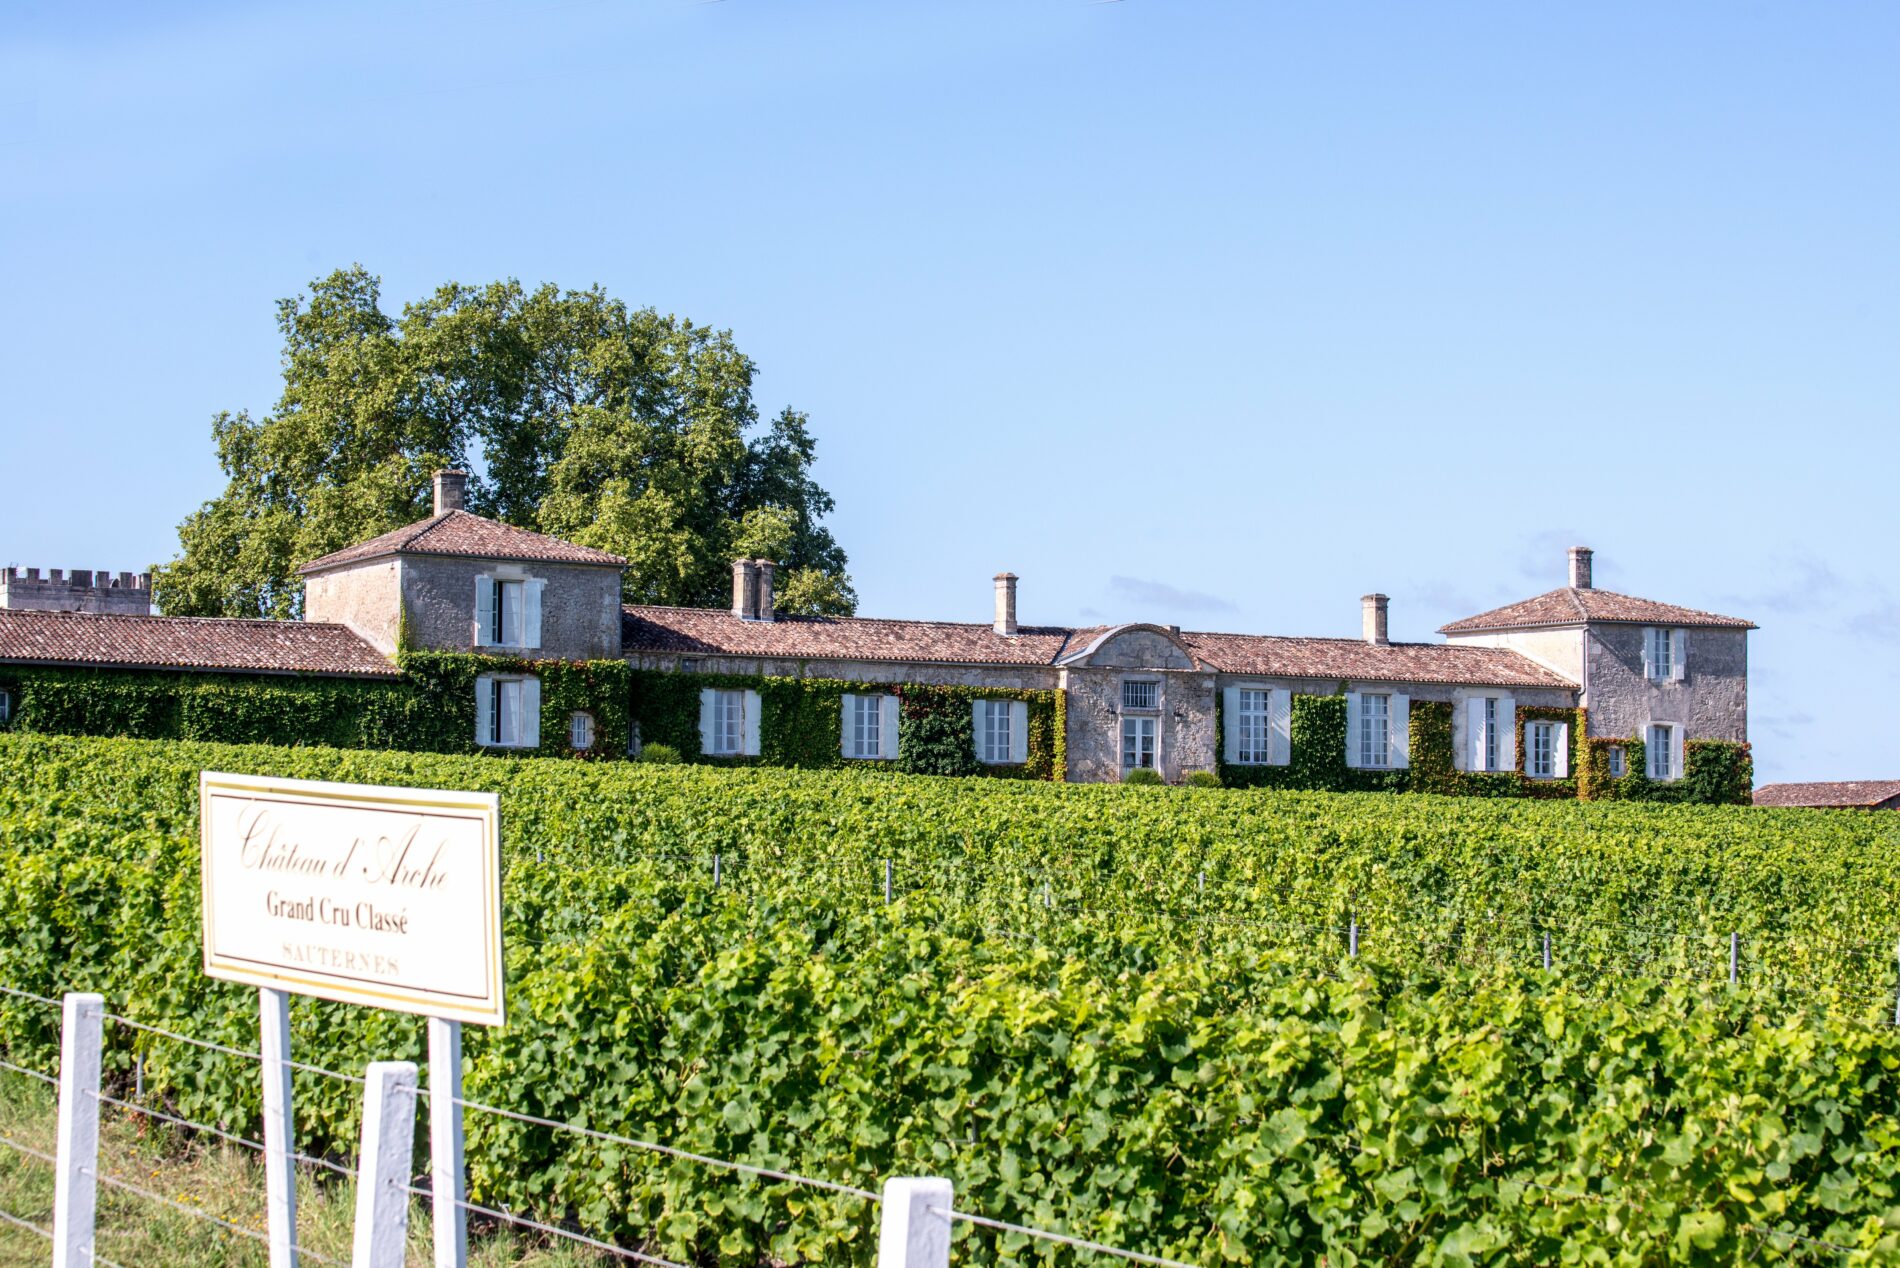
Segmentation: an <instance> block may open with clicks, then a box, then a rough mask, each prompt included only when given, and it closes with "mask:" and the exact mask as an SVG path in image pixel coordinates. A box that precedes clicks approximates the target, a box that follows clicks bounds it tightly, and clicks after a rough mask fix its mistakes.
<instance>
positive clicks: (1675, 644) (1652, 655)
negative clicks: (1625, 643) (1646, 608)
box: [1643, 626, 1689, 682]
mask: <svg viewBox="0 0 1900 1268" xmlns="http://www.w3.org/2000/svg"><path fill="white" fill-rule="evenodd" d="M1688 651H1689V632H1688V631H1687V630H1665V629H1659V628H1657V627H1654V626H1651V627H1649V628H1646V629H1645V630H1644V631H1643V676H1644V677H1645V678H1647V679H1649V680H1650V681H1651V682H1680V681H1682V680H1683V679H1684V678H1686V677H1687V676H1688Z"/></svg>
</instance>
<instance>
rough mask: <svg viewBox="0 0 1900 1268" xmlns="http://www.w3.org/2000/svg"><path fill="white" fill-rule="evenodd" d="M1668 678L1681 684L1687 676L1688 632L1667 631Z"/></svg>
mask: <svg viewBox="0 0 1900 1268" xmlns="http://www.w3.org/2000/svg"><path fill="white" fill-rule="evenodd" d="M1669 652H1670V655H1669V677H1670V679H1671V680H1672V681H1674V682H1681V681H1682V680H1683V679H1685V678H1687V677H1688V676H1689V631H1688V630H1670V631H1669Z"/></svg>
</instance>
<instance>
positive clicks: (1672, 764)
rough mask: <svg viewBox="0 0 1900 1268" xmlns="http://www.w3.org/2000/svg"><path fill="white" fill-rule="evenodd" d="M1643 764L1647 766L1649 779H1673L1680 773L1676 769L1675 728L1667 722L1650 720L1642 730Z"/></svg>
mask: <svg viewBox="0 0 1900 1268" xmlns="http://www.w3.org/2000/svg"><path fill="white" fill-rule="evenodd" d="M1643 749H1644V758H1645V762H1644V764H1645V765H1646V766H1648V767H1649V777H1650V778H1651V779H1675V778H1676V777H1678V776H1679V775H1681V774H1682V772H1681V771H1679V770H1677V769H1676V763H1677V758H1676V728H1675V726H1674V724H1672V723H1668V722H1652V723H1651V724H1650V725H1649V727H1648V729H1647V730H1646V731H1645V732H1644V744H1643Z"/></svg>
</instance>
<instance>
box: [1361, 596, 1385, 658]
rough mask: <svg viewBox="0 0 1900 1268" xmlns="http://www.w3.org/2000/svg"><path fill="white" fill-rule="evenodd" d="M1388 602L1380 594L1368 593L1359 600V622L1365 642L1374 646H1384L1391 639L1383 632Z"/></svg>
mask: <svg viewBox="0 0 1900 1268" xmlns="http://www.w3.org/2000/svg"><path fill="white" fill-rule="evenodd" d="M1390 602H1391V600H1390V599H1388V598H1386V597H1385V596H1384V595H1382V594H1368V595H1366V596H1364V597H1363V598H1361V599H1360V600H1359V613H1360V624H1361V625H1362V626H1363V628H1364V633H1365V638H1366V642H1368V643H1370V644H1372V645H1373V646H1374V647H1384V646H1386V645H1387V644H1388V643H1390V642H1391V641H1392V640H1390V639H1389V638H1387V637H1386V632H1385V611H1386V605H1387V604H1388V603H1390Z"/></svg>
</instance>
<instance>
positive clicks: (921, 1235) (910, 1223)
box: [877, 1176, 955, 1268]
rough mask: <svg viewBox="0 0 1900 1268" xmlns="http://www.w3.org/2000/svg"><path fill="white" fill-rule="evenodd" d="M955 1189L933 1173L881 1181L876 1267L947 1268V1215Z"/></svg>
mask: <svg viewBox="0 0 1900 1268" xmlns="http://www.w3.org/2000/svg"><path fill="white" fill-rule="evenodd" d="M954 1197H955V1192H954V1190H953V1189H952V1187H951V1184H950V1182H949V1181H948V1180H944V1179H941V1178H939V1177H937V1176H897V1177H893V1178H892V1179H889V1180H886V1181H885V1182H884V1200H883V1202H882V1203H881V1204H880V1205H879V1211H878V1230H877V1268H950V1215H949V1212H950V1211H951V1209H952V1205H951V1203H952V1201H953V1199H954Z"/></svg>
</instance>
